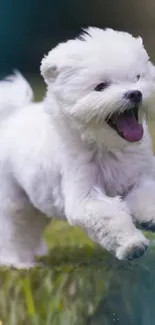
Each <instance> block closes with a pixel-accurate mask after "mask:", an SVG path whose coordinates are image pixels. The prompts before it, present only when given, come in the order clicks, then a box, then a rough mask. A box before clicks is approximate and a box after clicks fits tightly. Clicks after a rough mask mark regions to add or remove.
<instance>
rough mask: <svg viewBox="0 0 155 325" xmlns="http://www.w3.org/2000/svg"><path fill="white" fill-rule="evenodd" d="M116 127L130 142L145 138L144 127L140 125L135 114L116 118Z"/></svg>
mask: <svg viewBox="0 0 155 325" xmlns="http://www.w3.org/2000/svg"><path fill="white" fill-rule="evenodd" d="M115 125H116V126H117V129H118V131H119V132H120V133H122V135H123V137H124V138H125V139H126V140H127V141H129V142H136V141H139V140H141V139H142V137H143V131H144V130H143V127H142V125H140V124H139V123H138V122H137V120H136V117H135V115H134V114H131V112H130V114H125V113H124V114H122V115H119V116H117V117H116V118H115Z"/></svg>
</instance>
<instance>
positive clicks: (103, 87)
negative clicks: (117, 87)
mask: <svg viewBox="0 0 155 325" xmlns="http://www.w3.org/2000/svg"><path fill="white" fill-rule="evenodd" d="M108 86H109V83H108V82H101V83H100V84H98V85H97V86H96V87H95V90H96V91H102V90H104V89H105V88H107V87H108Z"/></svg>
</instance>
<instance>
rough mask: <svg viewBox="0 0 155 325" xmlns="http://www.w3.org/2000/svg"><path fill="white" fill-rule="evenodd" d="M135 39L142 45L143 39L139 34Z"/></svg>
mask: <svg viewBox="0 0 155 325" xmlns="http://www.w3.org/2000/svg"><path fill="white" fill-rule="evenodd" d="M137 41H138V42H139V44H140V45H141V46H143V39H142V38H141V37H140V36H138V37H137Z"/></svg>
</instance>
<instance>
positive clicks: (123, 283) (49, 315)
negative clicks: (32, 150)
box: [0, 0, 155, 325]
mask: <svg viewBox="0 0 155 325" xmlns="http://www.w3.org/2000/svg"><path fill="white" fill-rule="evenodd" d="M89 25H92V26H94V25H95V26H98V27H112V28H115V29H119V30H125V31H129V32H131V33H133V34H134V35H135V36H136V35H141V36H142V37H143V39H144V44H145V47H146V48H147V50H148V53H149V55H150V57H151V59H152V60H153V62H154V63H155V1H154V0H137V1H134V0H130V1H129V0H56V1H54V0H44V1H41V0H27V1H24V0H22V1H21V0H0V75H1V77H3V76H5V75H7V74H8V73H10V72H11V71H12V69H14V68H17V69H19V70H20V71H21V72H22V73H23V74H24V75H25V76H26V77H27V78H28V80H29V81H30V82H31V84H32V86H33V89H34V91H35V95H36V100H40V99H41V98H42V96H43V95H44V91H45V87H44V83H43V80H42V79H41V77H40V73H39V67H40V61H41V59H42V57H43V55H44V54H45V53H47V52H48V51H49V50H50V49H51V48H52V47H53V46H55V45H56V44H57V43H58V42H60V41H63V40H65V39H67V38H69V37H73V36H76V35H77V34H78V33H79V32H80V30H81V28H82V27H87V26H89ZM154 125H155V124H154V122H151V123H150V131H151V135H152V139H153V147H154V148H155V128H154ZM147 235H148V236H149V237H150V236H151V239H152V244H151V247H150V249H149V252H148V254H147V255H146V256H145V257H143V258H142V259H140V260H138V261H136V262H133V263H127V262H126V263H124V262H123V263H122V262H118V261H116V260H115V259H114V258H113V257H112V256H111V255H110V254H108V253H106V252H105V251H104V250H102V249H101V248H99V247H98V246H96V245H95V244H94V243H92V242H91V241H90V240H89V239H88V238H87V236H86V235H85V234H84V233H83V232H82V231H81V230H80V229H78V228H72V227H69V226H68V224H67V223H65V222H54V223H53V224H52V225H50V227H48V229H47V231H46V233H45V239H46V241H47V243H48V246H49V249H50V253H49V256H48V257H47V258H44V259H43V260H42V261H41V263H42V264H41V266H40V267H39V268H38V269H34V270H31V271H17V270H7V269H1V271H0V325H44V324H45V325H113V324H119V325H155V308H154V306H155V271H154V270H155V249H154V235H150V234H147Z"/></svg>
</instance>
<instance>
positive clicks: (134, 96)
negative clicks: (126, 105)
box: [125, 90, 142, 104]
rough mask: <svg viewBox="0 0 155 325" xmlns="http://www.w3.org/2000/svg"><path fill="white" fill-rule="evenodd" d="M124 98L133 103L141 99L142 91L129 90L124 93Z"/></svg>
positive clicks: (137, 102)
mask: <svg viewBox="0 0 155 325" xmlns="http://www.w3.org/2000/svg"><path fill="white" fill-rule="evenodd" d="M125 98H126V99H129V100H131V101H132V102H133V103H134V104H139V103H140V102H141V101H142V93H141V91H139V90H131V91H128V92H127V93H126V94H125Z"/></svg>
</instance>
